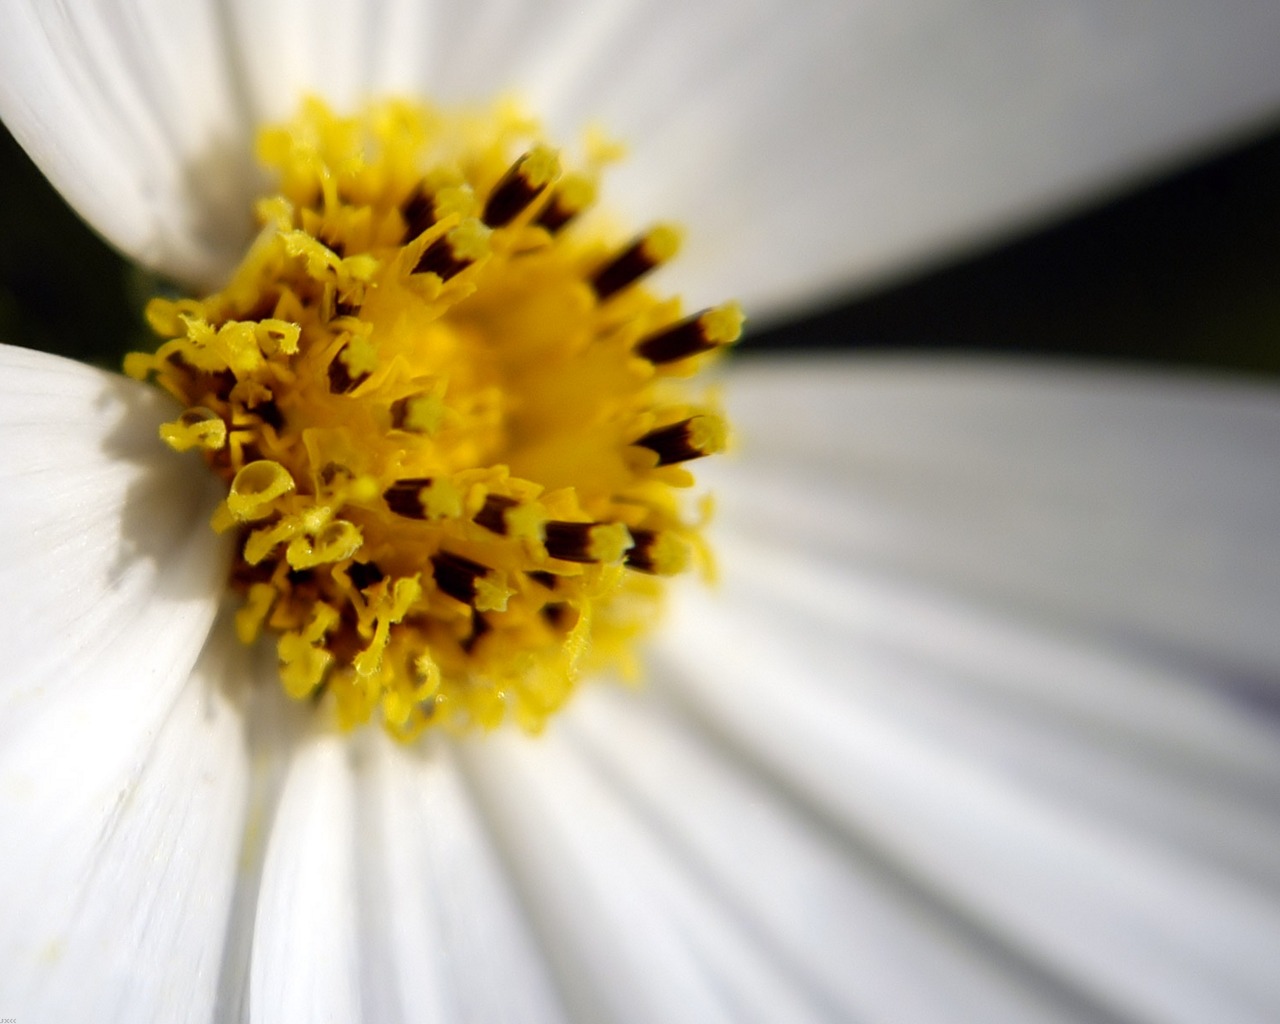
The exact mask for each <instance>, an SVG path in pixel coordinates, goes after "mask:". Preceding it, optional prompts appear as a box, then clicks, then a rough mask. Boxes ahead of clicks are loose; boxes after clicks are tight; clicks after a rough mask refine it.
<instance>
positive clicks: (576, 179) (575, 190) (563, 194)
mask: <svg viewBox="0 0 1280 1024" xmlns="http://www.w3.org/2000/svg"><path fill="white" fill-rule="evenodd" d="M595 196H596V189H595V184H594V183H593V182H592V181H591V180H590V179H589V178H584V177H582V176H581V175H572V174H571V175H569V176H568V177H566V178H562V179H561V180H560V181H559V183H558V184H557V185H556V186H555V189H554V190H553V191H552V193H551V196H550V197H549V198H548V199H547V201H546V203H545V204H544V205H543V207H542V209H541V210H539V211H538V215H537V216H536V217H535V218H534V219H533V222H534V223H535V224H536V225H538V227H540V228H543V229H544V230H546V231H547V232H548V233H549V234H552V235H554V234H555V233H556V232H558V231H560V230H562V229H563V228H564V227H565V226H566V225H567V224H568V223H569V222H570V221H572V220H573V219H574V218H575V217H577V216H578V215H579V214H580V213H582V212H583V211H584V210H585V209H587V208H588V207H589V206H590V205H591V204H592V203H593V202H594V201H595Z"/></svg>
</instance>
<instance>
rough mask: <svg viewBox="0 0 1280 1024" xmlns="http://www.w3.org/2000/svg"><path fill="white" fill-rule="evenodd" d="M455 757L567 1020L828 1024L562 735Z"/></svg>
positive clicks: (493, 741)
mask: <svg viewBox="0 0 1280 1024" xmlns="http://www.w3.org/2000/svg"><path fill="white" fill-rule="evenodd" d="M462 755H463V756H462V761H463V764H464V766H465V767H466V769H467V774H468V778H469V779H471V780H472V781H473V783H474V785H475V786H476V789H477V794H478V797H479V800H480V803H481V805H482V806H483V807H484V808H485V809H486V811H487V813H488V814H489V816H490V820H491V821H492V822H493V828H494V831H495V834H496V835H497V837H498V839H499V841H500V843H501V844H502V846H503V848H504V850H505V853H506V859H507V863H508V865H509V866H510V869H511V871H512V873H513V875H514V877H515V879H516V882H517V884H518V885H519V886H520V888H521V891H522V893H523V896H524V899H525V901H526V904H527V905H528V907H529V910H530V913H531V915H532V916H533V918H534V924H535V927H536V928H537V929H538V931H539V932H540V935H541V938H542V942H543V945H544V947H545V948H546V950H547V954H548V956H549V957H550V958H551V960H552V962H553V964H554V966H555V968H556V970H557V972H558V976H559V981H560V987H561V991H562V992H563V995H564V999H565V1002H566V1004H567V1006H568V1009H569V1011H570V1016H571V1017H572V1019H575V1020H591V1021H597V1020H599V1021H619V1022H621V1021H636V1022H640V1021H654V1020H697V1021H706V1022H715V1021H726V1022H727V1021H760V1022H770V1021H779V1020H786V1021H797V1022H799V1021H810V1020H821V1019H824V1017H825V1014H824V1013H823V1012H822V1011H821V1008H820V1007H819V1006H817V1005H815V1004H814V1003H813V1002H812V1001H811V999H810V993H808V992H807V991H805V990H804V987H803V986H799V985H797V984H796V983H795V981H794V979H793V978H791V977H790V976H789V973H788V972H787V970H786V968H785V967H784V966H783V965H781V964H779V963H778V962H777V961H776V960H775V959H774V958H772V957H771V956H770V950H769V949H768V948H767V947H766V946H765V945H764V943H763V941H762V937H761V936H757V935H753V934H751V933H750V931H749V930H746V929H743V928H742V926H741V922H740V921H738V920H737V919H736V918H735V916H734V915H733V912H732V908H729V907H726V906H725V905H723V904H722V903H721V902H719V901H718V900H717V899H716V898H715V896H714V894H713V893H712V892H711V891H710V890H709V888H708V886H707V885H706V880H705V879H704V878H702V877H701V876H699V875H698V874H697V873H696V872H695V871H693V870H691V868H692V867H693V865H692V864H691V863H690V862H689V861H688V860H687V859H686V858H684V857H682V856H680V855H678V854H677V853H675V852H673V851H672V850H671V849H669V848H668V847H667V846H666V844H665V843H664V842H663V837H662V836H661V835H659V834H657V833H656V832H655V831H654V830H653V829H652V828H650V827H649V826H648V823H647V822H645V821H644V820H643V819H642V818H641V817H639V816H637V814H636V812H635V808H634V807H632V806H630V805H628V804H627V803H626V801H625V800H624V799H620V798H621V797H623V796H624V794H623V793H622V792H621V791H620V790H618V789H617V788H615V787H611V786H609V785H607V784H605V783H604V782H603V781H602V780H601V779H600V778H599V777H598V776H597V772H596V770H595V767H594V765H592V763H591V762H590V761H589V760H587V759H586V758H584V757H583V756H582V754H581V752H579V751H577V750H575V749H574V747H573V746H572V745H571V744H570V743H568V742H566V740H565V738H563V737H562V736H560V735H558V734H557V733H556V732H555V731H554V730H552V731H551V732H549V733H548V734H547V735H544V736H540V737H538V738H537V739H530V738H529V737H526V736H520V735H514V734H509V733H508V734H500V735H495V736H493V737H489V738H486V740H485V742H484V743H483V744H474V745H471V746H468V747H466V748H464V749H463V750H462Z"/></svg>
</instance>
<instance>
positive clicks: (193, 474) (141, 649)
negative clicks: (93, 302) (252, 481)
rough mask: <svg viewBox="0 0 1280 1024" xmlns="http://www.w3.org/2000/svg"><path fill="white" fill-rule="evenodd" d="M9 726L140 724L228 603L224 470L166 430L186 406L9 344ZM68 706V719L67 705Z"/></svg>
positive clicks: (3, 415)
mask: <svg viewBox="0 0 1280 1024" xmlns="http://www.w3.org/2000/svg"><path fill="white" fill-rule="evenodd" d="M0 380H2V381H3V383H0V524H3V530H2V531H0V592H3V593H4V594H5V595H6V596H7V600H6V607H5V615H4V617H3V619H0V649H3V650H4V651H5V656H6V658H7V665H6V669H7V671H6V674H5V686H4V693H3V703H4V715H3V718H2V719H0V723H2V724H0V732H2V735H3V739H4V744H5V745H6V746H8V745H9V744H12V743H14V742H22V741H23V738H24V736H25V735H26V734H27V729H28V724H29V723H32V722H44V723H49V722H50V721H52V720H53V719H55V718H59V717H60V718H61V719H62V721H63V722H67V723H70V722H76V721H84V720H88V719H93V720H95V721H97V722H98V723H100V724H102V725H105V726H107V727H108V729H107V731H110V730H111V729H115V728H117V727H124V728H130V727H131V726H130V724H129V723H130V722H131V721H134V716H135V714H136V712H137V709H138V708H140V707H143V708H151V707H153V701H152V697H153V696H154V697H155V698H156V707H157V709H158V712H159V713H162V712H163V710H164V706H165V701H166V699H170V698H171V697H172V695H173V694H174V693H176V692H177V690H178V689H179V688H180V687H181V685H182V683H183V681H184V680H185V679H186V678H187V676H188V674H189V673H190V671H191V666H192V665H193V664H194V662H195V660H196V656H197V655H198V654H199V652H200V649H201V647H202V646H203V644H204V640H205V637H206V636H207V634H208V632H209V628H210V625H211V623H212V621H213V617H214V614H215V612H216V610H217V607H218V602H219V600H220V597H221V591H222V587H223V574H224V573H225V571H226V561H225V557H226V552H225V548H224V546H223V544H222V543H221V542H220V541H219V540H218V539H217V538H216V537H215V536H214V534H213V532H212V531H211V530H210V529H209V528H208V526H207V521H208V520H207V516H208V515H209V513H210V512H211V511H212V508H213V501H212V493H211V489H210V487H209V486H208V485H209V483H210V481H211V477H210V476H209V474H208V472H207V471H206V470H205V469H204V467H203V465H202V464H201V463H200V461H199V460H198V459H195V458H186V459H184V458H182V457H180V456H177V455H175V454H174V453H173V452H172V451H170V450H169V449H167V448H166V447H165V446H164V445H163V444H162V443H161V442H160V440H159V437H158V434H157V427H158V425H159V424H160V423H161V422H162V421H163V420H164V419H166V418H169V417H171V416H172V415H173V407H172V406H171V405H169V404H168V402H167V401H166V400H165V399H164V398H162V397H161V396H160V395H159V394H158V393H156V392H154V391H153V390H152V389H148V388H146V387H144V386H142V385H139V384H136V383H134V382H132V381H127V380H124V379H123V378H120V377H117V376H114V375H111V374H107V373H103V372H101V371H99V370H94V369H90V368H89V367H86V366H83V365H81V364H78V363H73V362H71V361H70V360H65V359H60V358H57V357H54V356H48V355H42V354H38V353H34V352H27V351H25V350H23V349H16V348H9V347H7V346H0ZM55 709H56V714H54V713H53V712H54V710H55Z"/></svg>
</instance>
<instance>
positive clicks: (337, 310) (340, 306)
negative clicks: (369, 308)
mask: <svg viewBox="0 0 1280 1024" xmlns="http://www.w3.org/2000/svg"><path fill="white" fill-rule="evenodd" d="M359 312H360V303H358V302H347V301H346V300H344V299H334V300H333V316H334V319H337V318H338V317H340V316H355V315H356V314H357V313H359Z"/></svg>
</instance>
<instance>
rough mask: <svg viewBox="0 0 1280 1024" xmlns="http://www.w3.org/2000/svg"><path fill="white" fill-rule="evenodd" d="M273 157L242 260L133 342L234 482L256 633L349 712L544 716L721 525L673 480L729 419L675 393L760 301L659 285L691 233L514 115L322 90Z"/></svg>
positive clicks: (129, 365) (614, 649)
mask: <svg viewBox="0 0 1280 1024" xmlns="http://www.w3.org/2000/svg"><path fill="white" fill-rule="evenodd" d="M259 152H260V155H261V157H262V159H263V161H264V162H265V163H266V165H267V166H268V168H269V169H270V170H272V171H274V172H275V174H276V177H277V181H278V189H279V192H278V194H276V195H274V196H272V197H270V198H267V199H263V200H261V201H260V202H259V204H258V207H257V210H258V216H259V220H260V222H261V224H262V230H261V231H260V233H259V235H258V237H257V239H256V241H255V242H254V243H253V245H252V247H251V248H250V250H249V252H248V254H247V255H246V257H245V259H244V261H243V263H242V264H241V265H240V267H239V268H238V269H237V271H236V272H235V274H234V275H233V276H232V278H231V280H230V282H229V283H228V284H227V285H226V287H225V288H224V289H223V290H222V291H220V292H218V293H216V294H214V295H211V296H209V297H208V298H205V299H201V300H192V299H184V300H179V301H169V300H161V299H157V300H154V301H153V302H152V303H151V305H150V306H149V307H148V310H147V314H148V319H149V320H150V322H151V325H152V326H153V328H154V329H155V330H156V331H157V332H158V333H159V334H160V335H161V336H162V337H163V338H164V339H167V340H165V341H164V343H163V344H162V345H161V346H160V347H159V349H158V350H157V352H156V353H155V354H154V355H148V354H143V353H133V354H132V355H131V356H130V357H129V358H128V359H127V360H126V364H125V368H126V370H127V372H129V373H130V374H132V375H133V376H135V377H139V378H142V377H148V376H150V377H153V378H154V379H155V380H156V381H157V382H158V383H159V384H160V385H161V386H162V387H164V388H165V389H166V390H168V391H169V392H170V393H172V394H173V395H174V396H175V397H176V398H177V399H178V400H179V402H180V403H181V404H182V406H183V411H182V412H181V413H180V414H179V415H178V416H177V417H176V418H175V419H174V420H173V421H171V422H169V423H165V424H163V425H162V426H161V428H160V435H161V437H162V438H163V439H164V440H165V441H166V442H167V443H168V444H170V445H171V446H172V447H173V448H175V449H177V450H178V451H187V450H192V449H194V450H196V451H199V452H201V453H203V456H204V458H205V459H206V460H207V462H208V464H209V466H210V467H211V468H212V469H213V471H214V472H215V473H217V474H218V475H219V476H220V477H222V479H223V480H225V482H226V484H227V496H226V499H225V501H224V502H223V503H222V504H221V505H220V507H219V508H218V510H217V512H216V513H215V515H214V519H213V527H214V529H216V530H219V531H222V532H227V531H233V532H234V533H235V535H236V537H237V543H236V551H237V557H236V562H235V566H234V568H233V572H232V586H233V588H234V589H235V590H236V591H237V592H239V594H240V595H241V596H242V605H241V607H240V609H239V612H238V613H237V615H236V621H235V625H236V631H237V634H238V635H239V637H240V639H241V640H242V641H244V642H245V643H252V642H255V641H256V640H257V639H258V637H259V636H261V635H262V634H263V633H264V632H268V633H271V634H274V635H275V644H276V650H277V653H278V656H279V662H280V678H281V682H282V684H283V686H284V689H285V690H286V692H287V693H289V694H290V695H291V696H293V697H296V698H299V699H301V698H310V699H314V698H316V697H317V696H320V695H323V696H325V697H326V698H327V699H328V700H329V701H330V702H331V705H332V707H333V708H334V709H335V710H336V713H337V716H338V720H339V721H340V723H341V724H342V725H343V726H346V727H350V726H353V725H356V724H359V723H361V722H364V721H367V720H369V719H371V718H374V717H375V716H376V717H378V718H380V719H381V721H382V722H383V723H384V724H385V725H386V727H387V728H389V729H390V730H391V731H392V732H394V733H395V734H396V735H399V736H402V737H406V738H408V737H412V736H415V735H417V734H418V733H419V732H420V731H421V730H422V729H423V728H424V727H426V726H428V725H432V724H437V723H439V724H446V725H449V726H451V727H455V728H465V727H470V726H475V725H479V726H483V727H490V726H493V725H496V724H497V723H498V722H500V721H501V720H503V719H504V718H505V717H506V716H508V715H510V716H512V717H514V718H515V719H516V720H517V721H519V722H520V723H521V724H523V725H524V726H525V727H526V728H530V729H536V728H538V727H539V726H541V725H542V723H543V722H544V721H545V719H546V717H547V716H548V715H549V714H550V713H551V712H553V711H554V710H556V709H557V708H558V707H559V706H560V705H561V704H563V702H564V701H565V699H566V698H567V697H568V695H569V693H570V692H571V690H572V688H573V686H574V683H575V680H576V678H577V676H578V673H579V672H580V671H581V670H582V668H583V667H584V664H585V662H586V660H587V659H591V660H592V661H593V662H609V661H615V662H619V661H622V660H624V657H625V654H626V650H627V647H628V644H629V641H630V639H631V638H632V637H633V636H635V635H636V634H637V633H638V632H640V631H641V630H642V629H643V627H644V626H646V625H647V624H648V622H649V621H650V620H651V618H652V615H653V611H654V607H655V601H656V598H657V596H658V590H657V587H656V585H655V580H656V578H657V577H660V576H664V575H670V574H673V573H676V572H679V571H681V570H683V569H684V568H686V567H687V565H688V564H689V562H690V557H691V552H696V551H697V549H698V546H697V538H696V536H695V525H694V523H693V522H692V521H691V520H690V519H689V518H688V517H687V515H686V514H685V512H684V511H683V509H682V507H681V502H680V501H679V500H678V499H679V493H678V491H677V488H680V487H684V486H687V485H688V484H689V483H690V482H691V477H690V476H689V474H688V472H687V470H686V469H685V468H684V465H683V464H684V463H687V462H689V461H690V460H692V459H696V458H698V457H700V456H703V455H708V454H711V453H713V452H717V451H720V450H721V449H723V447H724V445H725V442H726V431H725V426H724V422H723V420H722V419H721V418H720V416H719V415H718V413H717V412H716V411H715V409H714V408H711V407H708V405H707V404H706V402H705V401H698V400H697V399H696V398H691V397H690V396H688V395H687V394H685V393H684V392H683V391H682V390H680V388H681V384H682V379H683V378H685V377H687V376H689V375H690V373H692V372H693V370H694V369H696V368H697V367H698V366H699V365H700V364H701V363H703V362H705V359H706V356H707V354H708V353H710V354H714V353H715V352H717V351H719V350H721V349H723V348H724V347H725V346H727V345H729V344H732V343H733V342H734V341H736V340H737V337H738V334H739V332H740V330H741V324H742V314H741V312H740V310H738V308H737V307H736V306H735V305H732V304H731V305H727V306H724V307H721V308H718V309H713V310H703V311H701V312H700V313H696V314H694V315H692V316H687V317H685V316H682V315H681V312H680V308H679V303H678V302H676V301H674V300H660V299H659V298H657V297H656V296H654V295H653V294H652V293H651V292H650V291H649V290H648V289H647V288H646V287H645V285H644V283H643V280H642V279H643V278H644V277H645V275H647V274H648V273H649V272H650V271H652V270H654V269H655V268H657V267H658V266H660V265H661V264H662V263H664V262H666V261H667V260H668V259H670V258H671V257H672V256H674V255H675V252H676V249H677V247H678V244H679V233H678V231H676V230H675V229H674V228H671V227H668V226H658V227H655V228H652V229H650V230H649V231H647V232H644V233H642V234H640V235H638V236H635V237H633V238H631V239H629V240H624V241H622V242H621V244H619V243H618V242H617V241H616V240H610V239H608V238H606V237H604V236H602V235H601V234H599V233H598V232H595V231H589V230H587V226H586V225H585V224H584V223H583V218H582V215H583V214H584V213H586V212H587V211H588V210H589V208H590V207H591V205H592V204H593V202H594V197H595V191H596V180H597V177H598V174H599V171H600V166H599V162H600V161H599V159H596V160H587V161H585V163H584V165H583V166H581V167H579V168H577V169H575V170H574V171H573V172H571V173H567V174H566V173H563V172H562V168H561V156H560V154H559V153H557V152H556V151H555V150H554V149H552V148H550V147H549V146H547V145H546V143H545V142H543V141H542V140H541V139H540V138H539V136H538V131H537V127H536V125H534V124H532V123H530V122H529V121H528V120H526V119H523V118H521V117H519V116H518V115H516V114H514V113H512V112H510V111H508V110H503V111H500V112H497V113H490V114H486V115H484V116H473V115H469V114H449V113H446V112H442V111H439V110H435V109H425V108H422V107H419V106H413V105H409V104H405V103H396V102H392V103H384V104H380V105H377V106H374V107H372V108H371V109H369V110H367V111H365V112H363V113H362V114H361V115H360V116H358V117H353V118H343V117H338V116H336V115H335V114H333V113H332V112H331V111H329V110H328V109H327V108H326V107H325V106H323V105H322V104H320V103H319V102H316V101H312V102H309V103H308V104H306V106H305V107H304V109H303V111H302V113H301V114H300V115H299V116H298V117H297V118H296V119H295V120H294V121H293V122H292V123H290V124H288V125H286V126H284V127H281V128H275V129H270V130H268V131H266V132H264V133H263V135H262V137H261V139H260V140H259ZM599 155H600V154H599V153H598V154H597V157H599Z"/></svg>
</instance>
